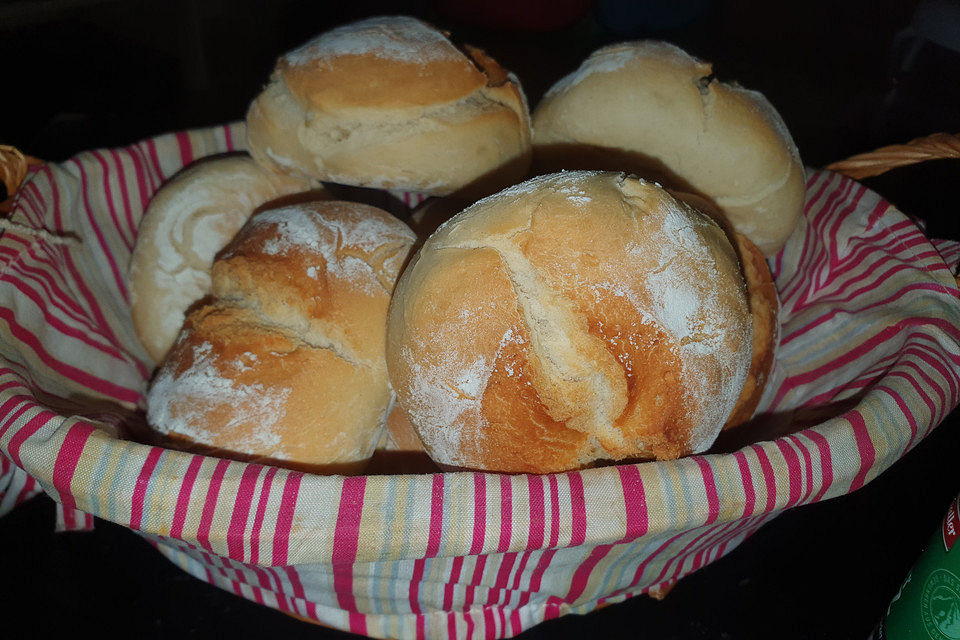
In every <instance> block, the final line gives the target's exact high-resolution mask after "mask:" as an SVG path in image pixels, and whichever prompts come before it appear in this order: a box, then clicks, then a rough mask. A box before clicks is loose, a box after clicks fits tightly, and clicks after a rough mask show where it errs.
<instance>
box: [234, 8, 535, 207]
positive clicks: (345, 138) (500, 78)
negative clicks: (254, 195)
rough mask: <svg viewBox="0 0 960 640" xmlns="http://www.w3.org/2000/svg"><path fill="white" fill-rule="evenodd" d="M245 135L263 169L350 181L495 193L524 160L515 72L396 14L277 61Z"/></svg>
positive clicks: (524, 127) (522, 111) (331, 34)
mask: <svg viewBox="0 0 960 640" xmlns="http://www.w3.org/2000/svg"><path fill="white" fill-rule="evenodd" d="M247 132H248V133H247V135H248V142H249V147H250V153H251V154H252V155H253V157H254V158H256V159H257V161H259V162H260V163H262V164H263V165H264V166H265V167H270V168H271V169H273V170H275V171H278V172H284V173H289V174H291V175H298V176H304V177H310V178H315V179H319V180H324V181H329V182H337V183H341V184H346V185H353V186H362V187H375V188H380V189H402V190H407V191H417V192H421V193H427V194H433V195H442V194H448V193H451V192H454V191H457V190H461V189H464V188H468V187H469V188H471V189H472V190H473V191H474V192H475V193H482V192H485V193H491V192H492V191H495V190H496V189H497V188H499V187H502V186H504V185H506V184H512V183H513V182H515V181H516V179H518V178H520V177H521V176H523V175H524V174H525V173H526V171H527V169H528V167H529V164H530V138H531V132H530V116H529V109H528V107H527V104H526V99H525V98H524V96H523V92H522V89H521V87H520V84H519V82H518V81H517V79H516V78H515V77H514V76H512V75H511V74H509V73H507V72H506V71H504V70H503V69H502V68H501V67H500V66H499V65H498V64H497V63H496V61H494V60H493V59H492V58H490V57H489V56H488V55H486V54H485V53H484V52H483V51H481V50H479V49H476V48H473V47H469V46H465V47H464V50H461V49H459V48H457V47H456V46H454V45H453V44H452V43H451V42H450V40H449V39H448V38H447V36H446V34H444V33H443V32H442V31H440V30H438V29H436V28H434V27H432V26H430V25H428V24H426V23H424V22H421V21H420V20H417V19H415V18H408V17H402V16H394V17H378V18H370V19H367V20H362V21H359V22H355V23H352V24H348V25H345V26H342V27H339V28H336V29H333V30H331V31H328V32H326V33H323V34H321V35H320V36H319V37H317V38H315V39H314V40H311V41H310V42H307V43H306V44H304V45H303V46H301V47H300V48H298V49H296V50H294V51H291V52H289V53H287V54H286V55H284V56H283V57H281V58H280V60H279V61H278V62H277V66H276V68H275V70H274V72H273V74H272V75H271V77H270V82H269V83H268V85H267V86H266V88H265V89H264V90H263V91H262V92H261V93H260V95H258V96H257V97H256V98H255V99H254V100H253V102H252V103H251V105H250V108H249V111H248V113H247Z"/></svg>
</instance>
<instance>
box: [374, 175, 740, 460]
mask: <svg viewBox="0 0 960 640" xmlns="http://www.w3.org/2000/svg"><path fill="white" fill-rule="evenodd" d="M751 338H752V326H751V323H750V318H749V312H748V309H747V305H746V296H745V285H744V282H743V278H742V276H741V275H740V272H739V266H738V264H737V259H736V256H735V254H734V251H733V248H732V247H731V246H730V243H729V242H728V241H727V239H726V236H725V234H724V233H723V231H722V230H721V229H720V228H719V227H718V226H717V225H716V224H715V223H713V222H712V221H711V220H710V219H709V218H707V217H706V216H704V215H702V214H700V213H698V212H696V211H694V210H693V209H691V208H689V207H687V206H686V205H683V204H681V203H679V202H677V201H676V200H674V199H673V198H672V197H671V196H670V195H669V194H667V193H666V192H665V191H663V190H662V189H660V188H659V187H657V186H655V185H653V184H650V183H646V182H644V181H641V180H638V179H635V178H632V177H627V176H625V175H621V174H614V173H608V172H565V173H562V174H554V175H550V176H541V177H540V178H536V179H533V180H530V181H527V182H525V183H523V184H521V185H517V186H516V187H512V188H510V189H507V190H505V191H504V192H501V193H500V194H497V195H496V196H492V197H490V198H487V199H485V200H482V201H480V202H478V203H477V204H475V205H474V206H472V207H469V208H468V209H466V210H465V211H463V212H461V213H460V214H458V215H457V216H455V217H454V218H453V219H451V220H450V221H449V222H448V223H446V224H444V225H443V226H441V227H440V229H439V230H438V231H437V232H436V233H434V234H433V235H432V236H431V237H430V239H428V240H427V242H426V243H425V244H424V246H423V247H422V248H421V249H420V251H419V252H418V254H417V255H416V257H415V258H414V260H413V261H412V263H411V265H410V266H409V267H408V268H407V270H406V271H405V272H404V275H403V276H402V278H401V280H400V282H399V283H398V286H397V290H396V293H395V295H394V299H393V301H392V303H391V308H390V314H389V317H388V346H387V363H388V369H389V373H390V379H391V383H392V385H393V387H394V389H395V390H396V393H397V396H398V400H399V402H400V404H401V406H402V407H403V409H404V411H405V412H406V415H407V417H408V419H409V420H410V422H411V423H412V424H413V425H414V427H415V428H416V429H417V432H418V433H419V435H420V437H421V440H422V441H423V444H424V446H425V448H426V449H427V451H428V452H429V453H430V455H431V457H433V459H434V461H436V462H437V463H439V464H441V465H445V466H447V467H455V468H469V469H486V470H495V471H504V472H533V473H547V472H554V471H563V470H568V469H576V468H582V467H584V466H588V465H590V464H593V463H594V462H595V461H597V460H601V459H603V460H622V459H630V458H647V459H649V458H658V459H671V458H676V457H678V456H681V455H685V454H688V453H693V452H699V451H703V450H705V449H706V448H707V447H709V445H710V444H711V443H712V441H713V439H714V438H715V437H716V435H717V433H718V432H719V430H720V427H721V426H722V424H723V422H724V420H725V419H726V417H727V416H728V415H729V413H730V411H731V410H732V408H733V406H734V403H735V401H736V398H737V396H738V395H739V392H740V390H741V388H742V387H743V382H744V380H745V377H746V374H747V368H748V366H749V361H750V347H751Z"/></svg>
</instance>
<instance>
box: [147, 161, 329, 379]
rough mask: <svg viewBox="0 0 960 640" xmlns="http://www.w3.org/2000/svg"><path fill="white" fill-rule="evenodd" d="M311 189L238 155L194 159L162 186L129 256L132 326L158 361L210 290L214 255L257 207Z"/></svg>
mask: <svg viewBox="0 0 960 640" xmlns="http://www.w3.org/2000/svg"><path fill="white" fill-rule="evenodd" d="M309 188H310V185H309V183H308V182H307V181H306V180H303V179H295V178H291V177H288V176H282V175H276V174H274V173H272V172H270V171H267V170H265V169H263V168H262V167H261V166H260V165H258V164H257V163H256V162H254V161H253V160H252V159H251V158H250V157H249V156H246V155H240V154H237V155H230V156H222V157H218V158H210V159H205V160H202V161H200V162H197V163H194V164H193V165H190V166H189V167H187V168H185V169H184V170H183V171H181V172H180V173H178V174H176V175H175V176H174V177H173V178H172V179H171V180H170V181H168V182H167V183H166V184H164V185H163V187H161V188H160V190H159V191H157V193H156V194H155V195H154V196H153V198H152V199H151V200H150V205H149V206H148V207H147V210H146V212H145V213H144V216H143V220H142V221H141V222H140V226H139V228H138V230H137V243H136V245H135V246H134V250H133V256H132V257H131V260H130V297H131V301H130V312H131V314H132V316H133V325H134V328H135V329H136V331H137V336H138V337H139V338H140V341H141V343H142V344H143V346H144V348H145V349H146V350H147V353H148V354H149V355H150V357H151V358H153V360H154V361H155V362H160V360H162V359H163V356H164V355H165V354H166V353H167V351H168V350H169V349H170V347H171V345H173V342H174V340H176V338H177V332H179V331H180V327H181V326H182V325H183V318H184V313H185V312H186V310H187V308H188V307H189V306H190V305H191V304H192V303H194V302H196V301H197V300H199V299H200V298H202V297H203V296H205V295H206V294H207V293H209V292H210V266H211V264H212V263H213V259H214V256H215V255H216V253H217V252H218V251H219V250H220V249H222V248H223V246H224V245H226V244H227V242H229V241H230V239H231V238H232V237H233V235H234V234H235V233H236V232H237V230H238V229H240V227H241V226H243V223H244V222H246V221H247V219H248V218H249V217H250V215H251V214H252V213H253V212H254V210H255V209H256V208H257V207H259V206H260V205H262V204H264V203H265V202H267V201H269V200H273V199H274V198H278V197H280V196H284V195H288V194H292V193H297V192H300V191H306V190H307V189H309Z"/></svg>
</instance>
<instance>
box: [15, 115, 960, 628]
mask: <svg viewBox="0 0 960 640" xmlns="http://www.w3.org/2000/svg"><path fill="white" fill-rule="evenodd" d="M244 139H245V135H244V131H243V125H242V124H230V125H226V126H221V127H214V128H209V129H203V130H195V131H186V132H180V133H176V134H167V135H162V136H159V137H156V138H151V139H148V140H145V141H143V142H140V143H138V144H135V145H131V146H129V147H126V148H121V149H110V150H96V151H88V152H84V153H81V154H79V155H77V156H75V157H74V158H71V159H70V160H67V161H66V162H64V163H59V164H36V165H33V166H31V167H29V169H26V168H21V169H19V170H18V171H13V172H10V173H9V174H4V176H3V177H4V180H5V181H7V178H8V177H9V178H10V181H9V182H8V183H7V184H8V190H9V191H10V192H13V191H16V196H15V197H14V198H13V199H12V201H10V202H9V203H8V207H9V211H10V216H9V218H8V219H7V220H5V221H4V222H3V235H2V237H0V314H2V322H0V333H2V337H0V513H4V512H6V511H8V510H10V509H12V508H13V507H14V506H15V505H16V504H18V503H19V502H22V501H23V500H25V499H27V498H29V497H30V496H31V495H34V494H36V493H37V492H39V491H43V492H45V493H47V494H48V495H50V496H51V497H52V498H53V499H54V500H56V501H57V502H58V503H59V504H60V505H62V509H61V511H62V515H63V524H64V527H66V528H76V527H83V526H88V525H89V524H90V522H91V521H92V517H94V516H95V517H99V518H103V519H107V520H110V521H113V522H117V523H120V524H122V525H124V526H126V527H128V528H130V529H131V530H133V531H135V532H137V533H138V534H139V535H141V536H143V537H144V538H145V539H147V540H148V541H149V542H150V543H151V544H153V545H154V546H155V547H156V548H157V550H158V551H160V552H161V553H162V554H163V555H164V556H166V557H167V558H169V559H170V560H171V561H172V562H174V563H175V564H177V565H178V566H180V567H181V568H182V569H184V570H185V571H187V572H188V573H190V574H192V575H194V576H196V577H197V578H199V579H201V580H204V581H206V582H209V583H212V584H215V585H217V586H219V587H221V588H224V589H227V590H229V591H232V592H234V593H236V594H237V595H240V596H241V597H244V598H247V599H250V600H253V601H256V602H258V603H261V604H264V605H266V606H269V607H274V608H277V609H280V610H282V611H284V612H286V613H289V614H291V615H294V616H297V617H301V618H304V619H307V620H311V621H314V622H318V623H321V624H325V625H329V626H332V627H336V628H340V629H345V630H349V631H353V632H356V633H361V634H366V635H370V636H374V637H398V638H419V637H425V638H461V637H478V636H482V637H489V638H499V637H509V636H513V635H516V634H517V633H519V632H520V631H522V630H524V629H527V628H529V627H531V626H533V625H536V624H538V623H539V622H542V621H544V620H547V619H550V618H555V617H558V616H561V615H564V614H567V613H585V612H588V611H590V610H592V609H595V608H597V607H598V606H601V605H604V604H608V603H613V602H618V601H621V600H624V599H626V598H629V597H631V596H634V595H637V594H640V593H644V592H651V591H653V592H657V591H663V590H664V589H666V588H667V587H669V585H671V584H673V583H674V582H675V581H677V580H679V579H680V578H682V577H683V576H684V575H686V574H688V573H690V572H692V571H695V570H696V569H698V568H700V567H703V566H705V565H707V564H709V563H711V562H713V561H715V560H716V559H717V558H719V557H721V556H723V555H724V554H726V553H728V552H729V551H731V550H732V549H733V548H735V547H736V546H737V545H738V544H740V543H741V542H742V541H743V540H744V539H745V538H746V537H748V536H749V535H750V534H751V533H753V532H754V531H756V530H757V528H759V527H760V526H762V525H763V524H764V523H766V522H768V521H769V520H771V519H772V518H774V517H776V516H777V514H779V513H781V512H782V511H784V510H786V509H790V508H794V507H797V506H800V505H803V504H807V503H811V502H816V501H819V500H824V499H828V498H831V497H835V496H839V495H842V494H845V493H848V492H850V491H854V490H856V489H858V488H859V487H861V486H863V485H864V484H865V483H867V482H869V481H870V480H872V479H873V478H875V477H876V476H877V475H878V474H879V473H881V472H882V471H883V470H884V469H886V468H887V467H889V466H890V465H891V464H892V463H893V462H895V461H896V460H897V459H899V458H900V457H901V456H903V455H905V454H906V453H907V452H908V451H909V450H910V449H911V448H912V447H913V446H915V445H916V444H917V443H918V442H919V441H920V440H922V439H923V438H924V437H925V436H926V435H927V434H928V433H929V432H930V431H931V430H932V429H933V428H934V427H935V426H936V425H937V424H939V423H940V422H941V421H942V420H943V418H944V417H945V416H946V415H947V414H948V413H949V412H950V411H951V410H952V409H953V408H954V407H955V406H956V405H957V404H958V401H960V293H958V290H957V285H956V281H955V279H954V273H955V269H956V264H957V262H958V260H960V244H958V243H956V242H948V241H937V240H930V239H928V238H927V237H926V236H924V234H923V233H922V231H921V230H920V229H919V228H918V227H917V226H916V225H915V224H914V223H913V222H912V221H911V220H910V219H909V218H908V217H906V216H904V215H903V214H902V213H900V212H899V211H897V210H896V209H895V208H893V207H892V206H891V205H890V204H889V203H888V202H886V201H884V200H883V199H881V198H880V197H879V196H877V195H876V194H874V193H872V192H870V191H869V190H867V189H866V188H865V187H863V186H862V185H860V184H858V183H857V182H855V181H854V180H852V179H850V178H847V177H844V176H843V175H841V173H837V172H838V171H839V172H845V173H846V172H851V171H853V170H854V168H856V169H857V170H872V171H877V172H879V171H882V170H884V169H885V168H889V167H892V166H897V165H898V164H904V163H905V160H906V159H908V158H913V159H914V161H919V160H922V159H925V158H932V157H945V154H947V153H950V154H952V157H956V156H957V155H958V150H960V142H958V139H957V138H956V137H954V136H943V135H941V136H934V137H932V138H928V139H923V140H920V141H915V142H913V143H911V144H909V145H905V146H903V147H902V148H899V149H894V150H893V151H890V150H880V151H879V152H875V153H874V154H867V155H865V156H860V157H857V158H853V159H851V160H850V161H848V162H847V163H838V164H837V165H832V166H831V167H830V169H832V170H826V171H810V172H809V173H808V176H807V178H808V180H807V206H806V209H805V213H804V217H803V218H802V220H801V224H800V226H799V227H798V228H797V230H796V232H795V233H794V235H793V236H792V237H791V239H790V241H789V242H788V244H787V246H786V247H785V248H784V249H783V251H781V252H780V254H778V255H777V256H776V257H775V258H774V259H772V260H771V261H770V263H771V267H772V270H773V274H774V276H775V279H776V282H777V286H778V290H779V292H780V296H781V300H782V307H783V309H782V319H783V331H782V339H781V347H780V350H779V352H778V357H777V361H776V365H775V368H774V372H773V374H772V376H771V382H770V384H769V385H768V388H767V392H766V394H765V397H764V399H763V401H762V402H761V406H760V415H759V416H758V418H757V419H756V421H755V424H754V425H751V426H750V427H749V429H751V430H750V431H743V432H741V439H743V440H744V441H745V442H744V443H743V444H742V445H741V444H738V443H737V442H736V441H735V440H734V439H729V438H728V439H727V440H726V441H725V442H722V443H720V444H719V445H718V447H717V448H716V452H715V453H710V454H708V455H700V456H693V457H689V458H685V459H681V460H677V461H673V462H657V463H645V464H631V465H618V466H610V467H604V468H597V469H591V470H586V471H580V472H571V473H563V474H553V475H545V476H533V475H515V476H507V475H498V474H487V473H445V474H432V475H431V474H428V475H419V476H414V475H410V476H359V477H346V478H345V477H342V476H316V475H309V474H303V473H297V472H290V471H286V470H281V469H276V468H273V467H266V466H261V465H256V464H246V463H240V462H232V461H227V460H221V459H217V458H212V457H205V456H201V455H194V454H189V453H184V452H179V451H172V450H166V449H163V448H160V447H156V446H150V445H148V444H140V443H138V442H135V441H132V440H129V439H125V437H124V438H122V437H121V436H126V435H127V434H129V433H131V432H134V433H135V432H136V428H137V425H138V424H140V422H141V418H140V417H139V416H140V414H139V413H138V409H141V408H142V406H143V401H144V390H145V386H146V380H147V378H148V376H149V374H150V371H149V367H148V365H147V364H146V362H147V359H146V357H145V354H144V353H143V352H142V351H141V347H140V346H139V345H138V343H137V340H136V338H135V337H134V334H133V330H132V325H131V321H130V317H129V311H128V305H127V287H126V282H125V278H126V264H127V262H128V260H129V257H130V252H131V250H132V247H133V242H134V239H135V237H136V230H137V223H138V221H139V219H140V216H141V215H142V213H143V211H144V209H145V207H146V204H147V202H148V201H149V198H150V196H151V194H152V193H153V192H154V191H155V190H156V189H157V188H158V187H159V186H160V184H162V182H163V181H164V180H165V179H167V178H169V177H170V176H171V175H173V174H174V173H175V172H176V171H177V170H179V169H180V168H181V167H182V166H184V165H186V164H188V163H189V162H191V161H192V160H193V159H195V158H199V157H202V156H207V155H211V154H214V153H220V152H224V151H231V150H237V149H240V148H242V144H243V143H242V141H243V140H244ZM4 157H5V158H13V159H14V160H15V161H16V163H18V164H19V166H21V167H23V166H24V165H25V164H26V159H25V158H23V157H22V156H18V155H16V154H14V153H13V152H5V155H4ZM24 174H25V175H26V176H27V179H26V181H25V182H24V184H23V185H22V186H21V187H20V189H19V191H17V190H16V184H17V180H16V178H17V177H18V176H22V175H24ZM855 175H857V176H863V175H867V174H865V173H858V174H855ZM757 434H762V435H760V436H757V437H759V438H762V439H761V440H759V441H756V440H755V438H753V436H756V435H757Z"/></svg>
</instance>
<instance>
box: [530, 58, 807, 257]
mask: <svg viewBox="0 0 960 640" xmlns="http://www.w3.org/2000/svg"><path fill="white" fill-rule="evenodd" d="M533 120H534V131H535V135H534V145H535V149H536V155H537V163H538V165H543V167H542V168H545V169H552V170H556V169H557V168H590V169H616V170H626V171H633V172H636V173H638V175H642V176H644V177H646V178H648V179H652V180H658V181H660V182H662V183H663V184H666V185H668V186H672V187H675V188H679V189H682V190H685V191H693V192H696V193H699V194H700V195H702V196H705V197H707V198H709V199H710V200H712V201H713V202H714V203H715V204H716V205H718V206H719V207H720V209H721V210H722V211H723V212H724V215H725V216H726V217H727V219H728V220H729V222H730V224H731V225H732V226H733V228H734V229H735V230H736V231H737V232H738V233H742V234H744V235H746V236H747V237H748V238H750V240H751V241H752V242H753V243H754V244H756V245H757V246H758V247H759V248H760V250H761V251H762V252H763V254H764V255H766V256H770V255H773V254H775V253H776V252H777V251H779V249H780V247H782V246H783V244H784V243H785V242H786V240H787V238H788V237H789V236H790V234H791V232H792V231H793V229H794V227H795V226H796V221H797V219H798V217H799V215H800V212H801V209H802V207H803V199H804V188H805V180H804V171H803V165H802V163H801V161H800V156H799V153H798V152H797V149H796V145H794V143H793V140H792V138H791V137H790V134H789V131H788V130H787V127H786V125H785V124H784V122H783V119H782V118H781V117H780V115H779V114H778V113H777V111H776V109H775V108H774V107H773V106H772V105H771V104H770V102H769V101H768V100H767V99H766V98H765V97H764V96H763V95H762V94H760V93H758V92H756V91H750V90H747V89H744V88H742V87H740V86H738V85H735V84H726V83H722V82H719V81H717V80H716V79H715V78H714V76H713V69H712V67H711V65H710V64H708V63H706V62H703V61H701V60H698V59H696V58H694V57H693V56H690V55H688V54H687V53H686V52H684V51H683V50H681V49H679V48H678V47H676V46H674V45H671V44H668V43H664V42H653V41H640V42H628V43H623V44H619V45H612V46H609V47H604V48H602V49H599V50H598V51H596V52H594V53H593V54H591V55H590V56H589V57H588V58H587V59H586V60H585V61H584V62H583V64H582V65H581V66H580V68H579V69H577V70H576V71H575V72H573V73H571V74H570V75H568V76H566V77H565V78H563V79H561V80H560V81H558V82H557V83H556V84H555V85H554V86H553V87H552V88H551V89H550V90H549V91H548V92H547V94H546V95H545V96H544V98H543V100H542V101H541V102H540V104H539V105H538V106H537V109H536V110H535V112H534V115H533Z"/></svg>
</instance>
